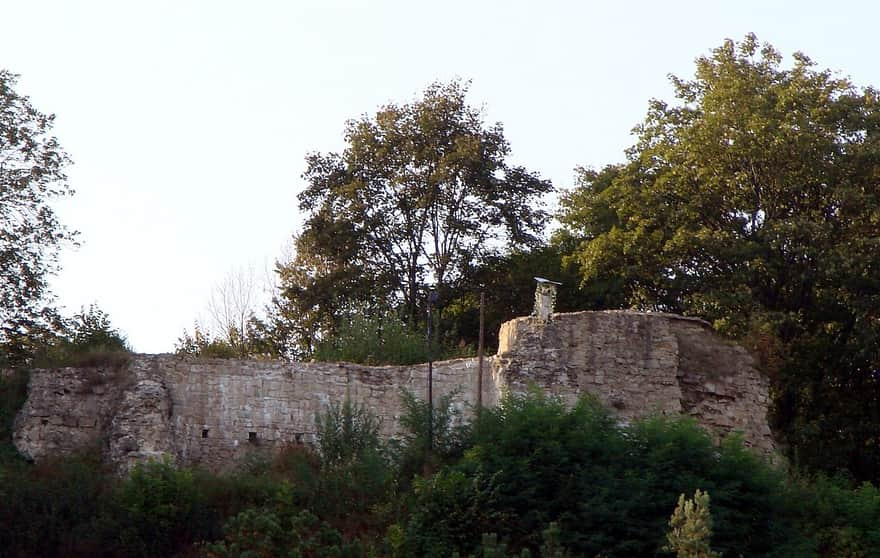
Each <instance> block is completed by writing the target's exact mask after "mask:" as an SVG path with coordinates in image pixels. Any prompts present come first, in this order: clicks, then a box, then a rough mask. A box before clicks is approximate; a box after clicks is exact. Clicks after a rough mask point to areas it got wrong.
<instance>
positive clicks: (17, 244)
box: [0, 69, 75, 364]
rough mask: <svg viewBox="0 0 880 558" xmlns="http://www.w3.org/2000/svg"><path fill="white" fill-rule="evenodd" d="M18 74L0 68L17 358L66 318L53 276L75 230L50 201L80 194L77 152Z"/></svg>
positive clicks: (5, 306)
mask: <svg viewBox="0 0 880 558" xmlns="http://www.w3.org/2000/svg"><path fill="white" fill-rule="evenodd" d="M16 79H17V76H16V75H15V74H12V73H10V72H8V71H6V70H2V69H0V345H2V346H3V348H4V350H5V356H6V359H5V360H7V362H8V363H11V364H15V363H20V362H22V361H23V360H25V359H26V358H27V354H28V353H29V352H30V348H29V347H31V346H32V344H33V342H34V339H36V338H40V337H42V336H43V334H44V333H45V332H46V331H47V327H48V326H50V325H52V324H57V323H58V316H57V314H56V313H55V311H54V310H53V309H52V307H51V304H50V302H51V301H50V296H49V288H48V283H47V281H48V278H49V276H50V275H51V274H52V273H53V272H55V271H56V270H57V269H58V260H57V255H58V249H59V247H60V246H61V245H62V244H64V243H65V242H68V241H73V239H74V236H75V233H73V232H71V231H69V230H68V229H66V228H65V227H64V226H63V225H62V224H61V223H60V222H59V221H58V218H57V216H56V214H55V211H54V210H53V208H52V206H51V203H50V202H51V201H52V200H53V199H55V198H58V197H61V196H66V195H69V194H71V193H72V190H71V189H70V187H69V185H68V183H67V177H66V176H65V175H64V167H65V166H66V165H67V164H68V162H69V159H68V157H67V154H66V153H65V152H64V151H63V150H62V148H61V146H60V145H59V144H58V141H57V140H56V139H55V137H53V136H52V135H51V134H50V131H51V128H52V121H53V118H54V117H53V116H51V115H46V114H43V113H41V112H39V111H38V110H37V109H35V108H34V107H33V106H32V105H31V103H30V101H29V100H28V98H27V97H25V96H23V95H21V94H19V93H17V92H16V91H15V86H16Z"/></svg>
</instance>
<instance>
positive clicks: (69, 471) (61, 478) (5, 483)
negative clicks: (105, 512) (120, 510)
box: [0, 452, 106, 558]
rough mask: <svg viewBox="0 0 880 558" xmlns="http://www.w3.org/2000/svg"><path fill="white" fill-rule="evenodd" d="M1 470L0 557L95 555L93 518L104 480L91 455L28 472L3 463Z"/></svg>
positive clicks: (98, 545)
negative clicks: (1, 553) (0, 553)
mask: <svg viewBox="0 0 880 558" xmlns="http://www.w3.org/2000/svg"><path fill="white" fill-rule="evenodd" d="M2 470H3V475H2V476H0V549H2V552H3V556H8V557H10V558H19V557H20V558H29V557H31V556H46V557H51V556H67V557H83V558H85V557H88V556H99V555H101V552H103V551H102V547H103V541H102V535H101V534H100V533H99V532H100V524H99V522H98V519H97V518H98V516H99V514H100V510H101V506H102V502H103V498H104V496H105V494H106V477H105V476H104V474H103V471H102V470H101V467H100V460H99V458H98V454H97V452H93V453H90V454H84V455H81V456H69V457H66V458H64V459H63V460H61V461H48V462H45V463H41V464H40V465H37V466H30V467H23V466H21V464H10V463H6V464H4V465H3V469H2ZM96 533H97V534H96Z"/></svg>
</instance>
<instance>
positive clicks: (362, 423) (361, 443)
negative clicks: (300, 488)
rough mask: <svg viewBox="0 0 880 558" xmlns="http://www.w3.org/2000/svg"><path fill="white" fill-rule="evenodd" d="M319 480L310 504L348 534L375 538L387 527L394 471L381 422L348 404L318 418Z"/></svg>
mask: <svg viewBox="0 0 880 558" xmlns="http://www.w3.org/2000/svg"><path fill="white" fill-rule="evenodd" d="M315 422H316V427H317V432H316V442H317V449H318V454H319V456H320V477H319V478H318V482H317V484H316V487H315V491H314V492H313V493H312V494H311V495H310V498H309V499H308V500H307V503H308V505H309V507H310V509H312V510H313V511H314V512H316V513H317V514H319V515H320V516H321V517H322V518H325V519H326V520H327V521H329V522H331V523H332V524H333V525H334V526H336V527H338V528H340V529H342V530H343V531H344V532H361V531H364V530H373V531H374V532H375V531H376V530H377V529H378V528H379V527H380V526H384V525H386V524H387V523H388V521H389V519H390V517H386V515H387V514H388V513H390V511H391V510H390V508H389V506H388V497H389V495H390V494H391V493H392V491H393V479H394V476H393V469H392V466H391V463H390V461H389V458H388V453H387V451H386V448H385V446H384V444H383V443H382V441H381V440H380V438H379V422H378V420H377V419H376V418H375V416H374V415H373V414H371V413H370V412H369V411H368V410H366V409H364V408H363V407H360V406H357V405H353V404H352V403H351V402H349V401H346V402H345V403H343V404H342V405H337V406H332V407H329V408H328V409H326V410H325V411H324V412H323V413H322V414H320V415H318V416H317V417H316V420H315Z"/></svg>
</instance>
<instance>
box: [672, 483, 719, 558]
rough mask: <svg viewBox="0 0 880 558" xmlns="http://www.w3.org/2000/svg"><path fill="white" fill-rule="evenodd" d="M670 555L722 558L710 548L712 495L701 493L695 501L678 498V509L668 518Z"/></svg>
mask: <svg viewBox="0 0 880 558" xmlns="http://www.w3.org/2000/svg"><path fill="white" fill-rule="evenodd" d="M666 541H667V545H666V546H665V547H663V549H664V550H666V551H667V552H674V553H675V555H676V556H677V558H721V556H720V555H719V554H718V553H717V552H713V551H712V548H711V547H710V546H709V545H710V543H711V541H712V514H711V513H710V512H709V494H708V493H706V492H701V491H700V489H697V491H696V492H695V493H694V497H693V499H692V500H688V499H687V498H685V497H684V494H682V495H681V496H679V497H678V505H677V506H675V511H674V512H672V517H670V518H669V532H668V533H666Z"/></svg>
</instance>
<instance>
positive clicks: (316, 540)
mask: <svg viewBox="0 0 880 558" xmlns="http://www.w3.org/2000/svg"><path fill="white" fill-rule="evenodd" d="M223 530H224V537H223V540H222V541H219V542H216V543H212V544H206V545H205V546H204V547H203V548H202V555H203V556H205V557H206V558H275V557H277V556H290V557H292V558H360V556H362V551H361V547H360V544H359V543H358V542H357V541H356V540H355V541H353V542H348V543H346V542H345V541H344V540H343V538H342V535H341V534H340V533H339V532H338V531H336V530H335V529H333V528H332V527H330V526H329V525H327V524H326V523H324V522H322V521H321V520H320V519H318V517H317V516H315V515H314V514H312V513H311V512H309V511H308V510H299V509H297V508H296V506H295V505H294V504H293V498H292V493H291V491H290V489H289V487H287V486H285V485H282V486H281V487H280V488H279V490H278V493H277V495H276V496H275V501H274V503H273V504H272V505H271V506H265V507H260V508H251V509H248V510H245V511H243V512H241V513H239V514H238V515H236V516H235V517H233V518H232V519H230V520H229V521H228V522H227V523H226V525H225V526H224V529H223Z"/></svg>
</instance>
